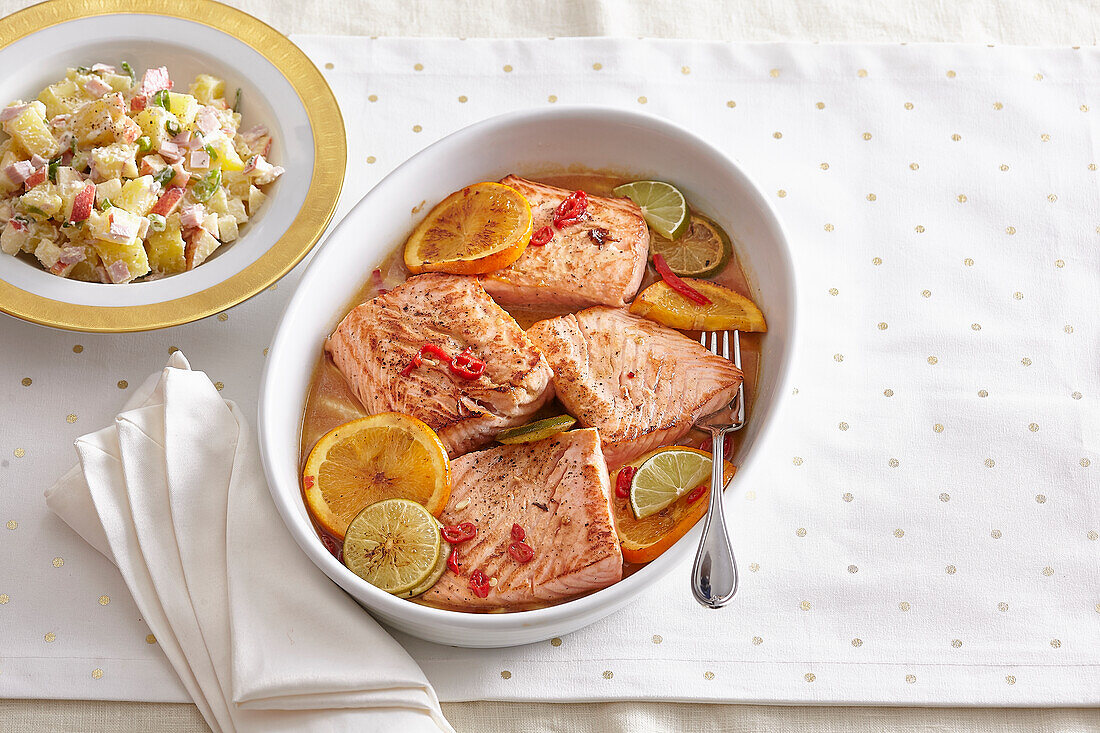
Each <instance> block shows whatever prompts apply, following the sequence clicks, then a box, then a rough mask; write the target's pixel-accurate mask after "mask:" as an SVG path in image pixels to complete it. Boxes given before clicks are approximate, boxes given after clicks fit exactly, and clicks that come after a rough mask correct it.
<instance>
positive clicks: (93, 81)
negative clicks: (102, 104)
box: [84, 76, 111, 99]
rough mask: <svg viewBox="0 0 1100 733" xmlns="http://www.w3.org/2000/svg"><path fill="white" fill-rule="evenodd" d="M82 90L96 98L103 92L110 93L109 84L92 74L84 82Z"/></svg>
mask: <svg viewBox="0 0 1100 733" xmlns="http://www.w3.org/2000/svg"><path fill="white" fill-rule="evenodd" d="M84 91H86V92H87V93H88V94H90V95H92V96H93V97H95V98H96V99H98V98H99V97H102V96H103V95H104V94H109V93H110V91H111V85H110V84H108V83H107V82H105V81H103V80H102V79H100V78H99V77H98V76H92V77H89V78H88V81H86V82H84Z"/></svg>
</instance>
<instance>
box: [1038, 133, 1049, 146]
mask: <svg viewBox="0 0 1100 733" xmlns="http://www.w3.org/2000/svg"><path fill="white" fill-rule="evenodd" d="M1039 139H1040V140H1042V141H1043V142H1045V143H1049V142H1050V135H1048V134H1047V133H1045V132H1044V133H1043V134H1042V135H1040V136H1039Z"/></svg>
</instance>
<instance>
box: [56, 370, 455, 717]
mask: <svg viewBox="0 0 1100 733" xmlns="http://www.w3.org/2000/svg"><path fill="white" fill-rule="evenodd" d="M76 449H77V453H78V454H79V456H80V467H79V469H76V468H74V469H73V470H71V471H69V472H68V473H67V474H66V475H65V476H64V477H63V478H62V479H61V481H59V482H58V484H57V485H56V486H54V487H52V488H51V489H50V490H49V491H47V492H46V502H47V504H48V505H49V507H50V508H51V509H52V510H53V511H54V512H55V513H56V514H58V516H60V517H61V518H62V519H63V520H65V522H67V523H68V524H69V525H70V526H72V527H73V529H75V530H76V531H77V532H78V533H79V534H80V535H81V536H82V537H84V538H85V539H86V540H87V541H88V542H89V544H91V545H92V546H93V547H95V548H96V549H97V550H99V551H100V552H102V553H103V554H104V555H106V556H107V557H108V558H110V559H111V560H112V561H113V562H114V563H115V564H116V565H117V566H118V569H119V571H120V572H121V573H122V576H123V578H124V579H125V581H126V585H127V587H128V588H129V589H130V592H131V593H132V594H133V596H134V599H135V600H136V602H137V605H138V608H139V609H140V610H141V612H142V614H143V616H144V618H145V621H146V623H148V624H149V627H150V628H151V629H152V630H153V633H154V634H155V635H156V638H157V640H158V642H159V643H160V645H161V648H162V649H163V650H164V653H165V655H166V656H167V657H168V659H169V661H170V662H171V663H172V666H173V668H174V669H175V670H176V673H177V674H178V675H179V677H180V680H181V682H182V683H183V686H184V687H185V688H186V689H187V691H188V693H190V695H191V697H192V699H193V700H194V701H195V704H196V705H198V707H199V709H200V710H201V711H202V714H203V717H204V718H205V719H206V721H207V722H208V723H209V724H210V726H211V728H213V729H214V730H216V731H284V730H285V731H302V730H316V731H334V730H349V731H350V730H356V731H362V730H371V731H375V730H377V731H389V730H407V731H420V730H446V731H450V730H452V729H451V727H450V725H449V724H448V723H447V722H446V720H445V719H444V718H443V715H442V713H441V712H440V709H439V704H438V701H437V699H436V696H435V692H434V691H433V690H432V688H431V686H430V685H429V684H428V682H427V680H426V679H425V678H424V676H423V673H422V672H421V671H420V669H419V667H417V665H416V663H415V662H413V660H412V659H411V658H410V657H409V656H408V654H406V653H405V651H404V650H403V649H402V648H401V647H400V646H399V645H398V644H397V643H396V642H394V641H393V639H392V638H390V636H389V635H388V634H387V633H386V632H385V631H383V630H382V629H381V627H379V626H378V624H377V623H376V622H375V621H374V620H373V619H371V618H370V616H368V615H367V614H366V612H365V611H364V610H363V609H362V608H360V607H359V606H358V605H356V604H355V602H354V601H352V600H351V598H350V597H348V596H347V595H346V594H345V593H344V592H343V591H342V590H340V589H339V588H338V587H337V586H336V585H334V584H333V583H332V582H331V581H329V579H328V578H327V577H325V576H324V574H322V573H321V572H320V571H319V570H318V569H317V568H316V567H314V566H313V564H312V563H310V562H309V560H308V559H307V558H306V557H305V555H303V554H302V553H301V551H300V550H299V548H298V547H297V545H296V544H295V543H294V540H293V539H292V538H291V537H290V535H289V533H288V532H287V531H286V529H285V527H284V525H283V522H282V520H281V518H280V517H279V516H278V513H277V512H276V510H275V506H274V504H272V502H271V499H270V497H269V496H268V493H267V487H266V484H265V482H264V479H263V471H262V467H261V465H260V460H259V452H258V449H257V446H256V445H255V443H254V442H253V440H252V437H251V434H250V432H249V429H248V423H247V421H246V420H245V418H244V416H243V415H242V413H241V411H240V410H239V409H238V408H237V406H236V405H235V404H234V403H232V402H228V401H225V400H222V399H221V397H220V396H219V395H218V391H217V389H216V388H215V387H214V385H213V383H211V381H210V380H209V379H208V378H207V376H206V375H205V374H204V373H202V372H196V371H191V369H190V366H189V365H188V363H187V360H186V359H185V358H184V357H183V354H182V352H176V353H175V354H173V355H172V357H171V359H170V360H169V362H168V365H167V366H166V367H165V369H164V370H163V372H161V373H157V374H154V375H152V376H151V377H150V378H149V379H148V380H147V381H146V383H145V384H144V385H143V386H142V387H141V388H140V389H139V390H137V393H136V394H135V395H134V397H133V398H132V399H131V400H130V402H129V403H128V404H127V405H126V408H125V409H124V411H123V412H122V413H121V414H119V415H118V416H117V418H116V419H115V424H114V425H113V426H110V427H107V428H104V429H103V430H100V431H98V432H95V433H91V434H88V435H85V436H83V437H81V438H80V439H79V440H77V442H76Z"/></svg>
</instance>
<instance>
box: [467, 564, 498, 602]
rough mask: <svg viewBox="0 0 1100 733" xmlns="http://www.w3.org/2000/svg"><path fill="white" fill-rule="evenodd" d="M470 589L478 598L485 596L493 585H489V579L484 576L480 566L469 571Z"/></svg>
mask: <svg viewBox="0 0 1100 733" xmlns="http://www.w3.org/2000/svg"><path fill="white" fill-rule="evenodd" d="M469 585H470V590H472V591H473V592H474V595H475V596H477V597H478V598H487V597H488V596H489V591H490V590H491V589H492V587H493V586H491V585H489V579H488V578H486V577H485V573H484V572H482V570H481V569H480V568H478V569H477V570H475V571H474V572H472V573H470V584H469Z"/></svg>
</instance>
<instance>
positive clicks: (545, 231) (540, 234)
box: [531, 226, 554, 247]
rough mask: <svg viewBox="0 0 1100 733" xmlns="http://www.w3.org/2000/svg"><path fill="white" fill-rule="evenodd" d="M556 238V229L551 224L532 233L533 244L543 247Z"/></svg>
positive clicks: (533, 245)
mask: <svg viewBox="0 0 1100 733" xmlns="http://www.w3.org/2000/svg"><path fill="white" fill-rule="evenodd" d="M553 238H554V230H553V229H551V228H550V227H549V226H545V227H542V228H541V229H539V230H538V231H537V232H535V233H534V234H532V235H531V246H532V247H542V246H544V245H546V244H547V243H548V242H549V241H550V240H551V239H553Z"/></svg>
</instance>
